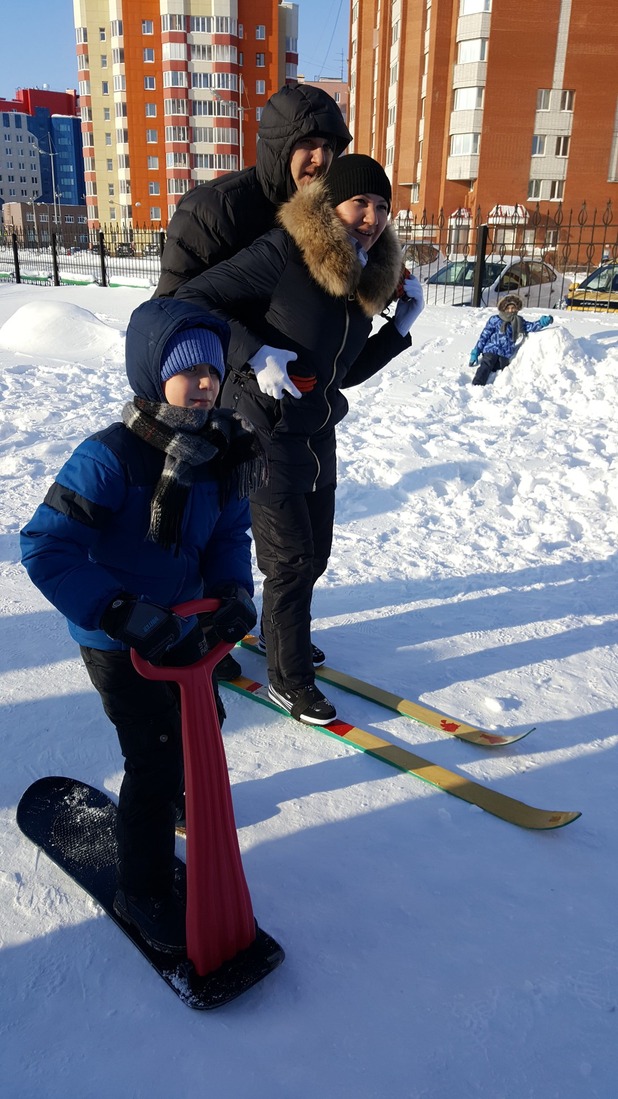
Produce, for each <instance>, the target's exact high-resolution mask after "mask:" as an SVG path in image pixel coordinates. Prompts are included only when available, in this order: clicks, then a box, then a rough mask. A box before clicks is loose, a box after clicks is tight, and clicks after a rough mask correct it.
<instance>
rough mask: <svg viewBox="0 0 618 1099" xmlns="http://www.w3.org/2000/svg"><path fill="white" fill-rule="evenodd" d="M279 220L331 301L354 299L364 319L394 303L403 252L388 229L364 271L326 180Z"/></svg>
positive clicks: (284, 209)
mask: <svg viewBox="0 0 618 1099" xmlns="http://www.w3.org/2000/svg"><path fill="white" fill-rule="evenodd" d="M277 220H278V222H279V224H280V225H281V226H282V228H283V229H285V230H286V232H287V233H289V235H290V237H291V238H292V240H293V241H294V243H295V244H296V246H297V247H298V248H299V249H300V252H301V254H302V257H303V259H304V261H305V264H306V266H307V269H308V271H309V274H310V275H311V277H312V279H313V280H314V281H315V282H317V284H318V286H321V287H322V289H323V290H325V291H326V293H327V294H330V295H331V297H334V298H341V297H346V298H347V297H350V296H355V297H356V298H357V300H358V303H359V305H360V307H361V309H362V310H363V313H365V315H366V316H367V317H373V316H375V314H376V313H381V312H382V310H383V309H384V307H385V306H386V305H388V303H389V302H390V301H391V300H392V298H393V294H394V292H395V289H396V287H397V283H398V282H399V278H400V276H401V270H402V257H401V247H400V245H399V242H398V240H397V236H396V234H395V230H394V228H393V227H392V225H387V226H386V228H385V229H384V232H383V233H382V234H381V235H380V236H379V237H378V239H377V241H376V242H375V244H374V245H373V246H372V248H371V249H370V251H369V252H368V262H367V265H366V266H365V267H363V266H362V264H361V262H360V260H359V258H358V256H357V254H356V249H355V247H354V244H353V242H352V240H351V239H350V235H349V233H348V231H347V229H346V227H345V225H344V224H343V222H342V221H341V220H340V219H339V218H338V217H337V214H336V213H335V210H334V208H333V206H332V204H331V201H330V195H329V192H328V186H327V184H326V183H325V182H324V180H316V181H315V182H314V183H310V184H308V185H307V186H306V187H303V188H302V190H300V191H297V192H296V194H295V195H293V196H292V198H291V199H290V200H289V202H286V203H285V204H284V205H283V206H281V207H280V209H279V212H278V214H277Z"/></svg>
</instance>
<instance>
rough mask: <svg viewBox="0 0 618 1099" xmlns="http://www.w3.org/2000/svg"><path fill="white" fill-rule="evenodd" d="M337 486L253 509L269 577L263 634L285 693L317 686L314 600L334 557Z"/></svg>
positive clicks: (273, 675) (271, 670)
mask: <svg viewBox="0 0 618 1099" xmlns="http://www.w3.org/2000/svg"><path fill="white" fill-rule="evenodd" d="M334 518H335V486H334V485H328V486H326V488H321V489H318V490H317V491H316V492H307V493H298V494H290V493H285V494H283V493H282V494H281V496H273V497H272V498H271V500H270V502H269V503H268V504H257V503H254V502H252V503H251V525H252V528H253V537H254V540H255V550H256V555H257V563H258V566H259V568H260V570H261V571H262V572H263V573H264V576H265V580H264V591H263V598H262V629H263V632H264V637H265V639H266V656H267V660H268V678H269V681H270V682H271V683H272V684H273V686H275V687H278V688H279V689H284V690H294V689H296V688H298V687H306V686H308V685H309V684H311V683H314V682H315V672H314V668H313V660H312V656H311V597H312V595H313V587H314V584H315V582H316V580H317V579H318V577H319V576H321V575H322V573H323V572H324V571H325V569H326V566H327V564H328V558H329V557H330V550H331V545H332V539H333V523H334Z"/></svg>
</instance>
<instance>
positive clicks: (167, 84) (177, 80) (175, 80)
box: [163, 69, 187, 88]
mask: <svg viewBox="0 0 618 1099" xmlns="http://www.w3.org/2000/svg"><path fill="white" fill-rule="evenodd" d="M186 86H187V74H186V73H185V72H178V70H177V69H168V71H167V72H164V73H163V87H164V88H186Z"/></svg>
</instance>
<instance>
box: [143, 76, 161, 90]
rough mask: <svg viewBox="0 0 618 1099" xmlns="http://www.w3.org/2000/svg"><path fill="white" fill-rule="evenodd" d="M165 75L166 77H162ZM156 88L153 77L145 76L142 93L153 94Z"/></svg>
mask: <svg viewBox="0 0 618 1099" xmlns="http://www.w3.org/2000/svg"><path fill="white" fill-rule="evenodd" d="M166 75H167V73H164V76H166ZM156 86H157V82H156V80H155V78H154V76H145V77H144V91H147V92H154V90H155V88H156Z"/></svg>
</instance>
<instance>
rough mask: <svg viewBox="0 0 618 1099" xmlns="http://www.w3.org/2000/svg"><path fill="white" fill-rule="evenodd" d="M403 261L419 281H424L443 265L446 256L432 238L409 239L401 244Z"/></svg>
mask: <svg viewBox="0 0 618 1099" xmlns="http://www.w3.org/2000/svg"><path fill="white" fill-rule="evenodd" d="M401 253H402V255H403V262H404V264H405V266H406V267H407V268H408V271H410V272H411V273H412V274H413V275H416V277H417V279H419V280H420V282H426V281H427V279H428V278H429V276H430V275H433V274H435V272H436V271H439V270H440V268H441V267H444V265H445V263H446V258H445V256H443V254H442V252H441V251H440V249H439V248H438V245H437V244H434V242H433V241H432V240H409V241H407V243H406V244H402V246H401Z"/></svg>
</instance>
